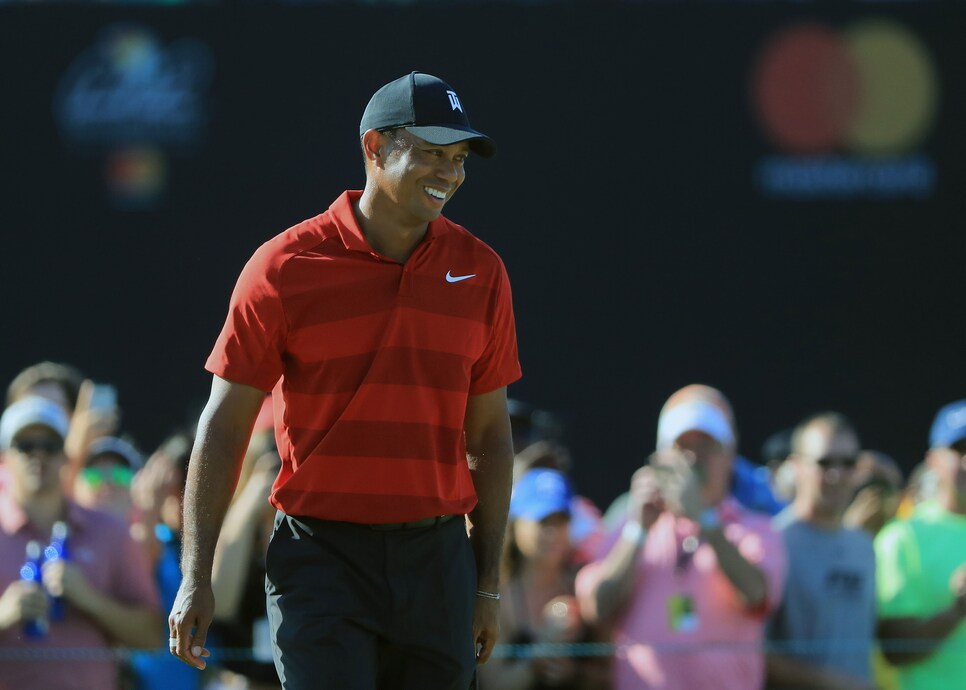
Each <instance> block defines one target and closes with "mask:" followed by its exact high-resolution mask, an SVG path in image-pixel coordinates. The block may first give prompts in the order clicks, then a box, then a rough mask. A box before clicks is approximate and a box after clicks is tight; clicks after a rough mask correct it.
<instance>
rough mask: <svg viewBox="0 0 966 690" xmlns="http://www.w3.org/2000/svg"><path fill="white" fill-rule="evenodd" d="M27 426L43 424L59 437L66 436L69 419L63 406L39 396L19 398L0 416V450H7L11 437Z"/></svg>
mask: <svg viewBox="0 0 966 690" xmlns="http://www.w3.org/2000/svg"><path fill="white" fill-rule="evenodd" d="M29 426H45V427H47V428H48V429H50V430H51V431H53V432H54V433H56V434H57V435H58V436H60V437H61V439H64V438H67V429H68V428H69V426H70V421H69V420H68V419H67V413H66V412H64V408H62V407H61V406H60V405H58V404H57V403H55V402H51V401H50V400H47V399H46V398H41V397H39V396H29V397H26V398H21V399H20V400H18V401H17V402H15V403H13V404H12V405H10V406H9V407H8V408H7V409H6V410H4V411H3V416H2V417H0V450H7V449H8V448H10V444H11V442H12V441H13V439H14V438H15V437H16V436H17V434H19V433H20V432H21V431H23V430H24V429H26V428H27V427H29Z"/></svg>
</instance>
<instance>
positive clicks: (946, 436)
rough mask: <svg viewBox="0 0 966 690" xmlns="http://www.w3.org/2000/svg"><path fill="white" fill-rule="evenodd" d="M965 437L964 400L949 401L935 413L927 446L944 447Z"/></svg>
mask: <svg viewBox="0 0 966 690" xmlns="http://www.w3.org/2000/svg"><path fill="white" fill-rule="evenodd" d="M964 438H966V400H957V401H956V402H951V403H949V404H948V405H946V406H945V407H943V408H942V409H940V410H939V412H937V413H936V419H935V420H934V421H933V423H932V429H931V430H930V431H929V447H930V448H945V447H947V446H951V445H953V444H954V443H956V442H957V441H961V440H963V439H964Z"/></svg>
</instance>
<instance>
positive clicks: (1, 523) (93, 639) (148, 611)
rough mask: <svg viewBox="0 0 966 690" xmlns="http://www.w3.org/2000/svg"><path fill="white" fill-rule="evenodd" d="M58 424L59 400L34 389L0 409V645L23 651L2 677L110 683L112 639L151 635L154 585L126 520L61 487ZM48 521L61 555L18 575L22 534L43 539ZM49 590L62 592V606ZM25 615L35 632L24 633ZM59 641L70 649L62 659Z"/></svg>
mask: <svg viewBox="0 0 966 690" xmlns="http://www.w3.org/2000/svg"><path fill="white" fill-rule="evenodd" d="M67 427H68V421H67V415H66V414H65V412H64V411H63V409H62V408H61V407H60V406H58V405H57V404H55V403H53V402H51V401H49V400H46V399H44V398H39V397H29V398H23V399H21V400H19V401H17V402H15V403H13V404H12V405H10V406H9V407H8V408H7V409H6V410H5V411H4V413H3V416H2V417H0V451H2V453H3V463H4V466H5V467H6V468H7V472H8V474H7V480H6V484H5V486H4V490H3V492H2V493H0V564H2V565H0V591H2V592H3V593H2V594H0V648H3V649H5V650H8V651H9V650H13V651H16V650H22V651H24V652H25V653H24V655H23V657H22V658H17V657H14V658H11V659H8V660H5V661H3V664H2V666H0V679H2V681H3V682H4V683H6V684H7V685H5V686H4V687H11V688H58V689H60V690H71V689H74V688H76V689H77V690H80V689H84V690H89V689H90V688H105V689H106V690H110V689H112V688H116V687H117V678H118V669H117V662H116V660H115V657H114V654H113V653H112V652H111V648H112V647H113V646H126V647H153V646H157V642H158V640H157V630H158V628H159V627H160V626H161V624H162V619H161V612H160V606H159V601H158V594H157V590H156V588H155V586H154V581H153V579H152V577H151V573H150V569H149V566H148V563H147V560H146V556H145V555H144V552H143V551H142V549H141V547H140V546H138V545H137V544H136V543H135V542H134V540H133V539H131V537H130V536H129V534H128V529H127V525H126V524H125V523H124V522H123V521H121V520H119V519H117V518H115V517H113V516H110V515H108V514H106V513H100V512H94V511H91V510H87V509H85V508H82V507H80V506H79V505H77V504H76V503H74V502H73V501H71V500H69V499H68V498H67V497H66V496H65V495H64V488H63V482H62V480H61V475H62V472H63V469H64V467H65V465H66V463H67V457H66V455H65V454H64V438H65V437H66V435H67ZM57 523H64V524H65V525H66V527H67V532H68V535H69V536H68V540H69V553H70V555H69V558H59V557H58V558H52V557H49V556H48V558H47V560H46V562H44V563H43V567H42V573H43V574H42V580H43V589H41V587H40V586H39V584H38V583H37V582H35V581H27V580H22V579H20V566H21V565H22V564H24V561H25V554H26V553H27V551H28V550H29V549H28V544H30V543H31V542H37V543H38V544H39V545H42V546H46V545H47V544H48V542H49V541H50V538H51V533H52V531H53V528H54V525H55V524H57ZM44 590H46V591H44ZM48 595H49V596H51V597H60V598H62V601H63V604H64V606H63V613H62V615H60V616H58V615H56V613H55V610H54V609H52V608H51V604H50V600H49V598H48ZM28 622H31V623H33V625H34V627H33V629H30V630H31V632H33V633H34V636H28V634H27V633H28V627H27V626H26V624H27V623H28ZM38 628H39V632H38ZM67 649H69V650H71V653H73V654H76V655H79V656H77V657H76V658H75V657H72V658H74V659H75V660H73V661H64V660H63V658H64V657H63V655H64V650H67ZM52 659H57V660H58V661H57V663H49V660H52ZM45 660H48V662H47V663H45Z"/></svg>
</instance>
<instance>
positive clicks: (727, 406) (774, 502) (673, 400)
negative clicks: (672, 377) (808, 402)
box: [602, 384, 787, 529]
mask: <svg viewBox="0 0 966 690" xmlns="http://www.w3.org/2000/svg"><path fill="white" fill-rule="evenodd" d="M687 399H697V400H703V401H704V402H706V403H708V404H710V405H713V406H715V407H717V408H718V409H719V410H720V411H721V413H722V414H723V415H724V416H725V418H726V419H727V421H728V424H729V425H730V427H731V429H733V430H735V437H734V439H733V444H734V447H735V449H737V447H738V437H737V427H736V426H735V420H734V412H733V410H732V409H731V403H729V402H728V400H727V398H725V397H724V396H723V395H722V394H721V393H720V392H719V391H717V390H715V389H714V388H711V387H709V386H703V385H699V384H694V385H690V386H685V387H684V388H682V389H680V390H679V391H677V392H676V393H675V394H674V395H672V396H671V397H670V398H669V399H668V401H667V402H666V403H665V404H664V410H667V409H670V408H671V407H674V406H675V405H677V403H678V402H679V401H681V400H687ZM663 413H664V412H663V411H662V415H663ZM728 492H729V494H730V495H731V496H732V497H733V498H734V499H735V500H737V501H738V503H740V504H741V505H742V506H744V507H745V508H747V509H749V510H754V511H757V512H762V513H766V514H768V515H775V514H776V513H778V512H779V511H780V510H782V509H783V508H784V507H785V505H786V504H787V502H786V500H785V499H784V498H783V497H782V496H780V495H778V494H777V493H775V491H774V489H773V487H772V475H771V473H770V472H769V470H768V468H767V467H765V466H762V465H758V464H756V463H754V462H752V461H751V460H749V459H748V458H746V457H744V456H742V455H739V454H738V453H737V451H736V450H735V451H734V452H733V453H732V459H731V480H730V483H729V487H728ZM629 499H630V493H629V492H625V493H623V494H621V495H620V496H618V497H617V498H616V499H614V501H612V502H611V504H610V505H609V506H608V507H607V510H606V511H605V512H604V515H603V518H602V521H603V525H604V527H605V528H606V529H614V527H616V526H618V525H621V524H623V523H624V521H625V519H626V517H627V505H628V500H629Z"/></svg>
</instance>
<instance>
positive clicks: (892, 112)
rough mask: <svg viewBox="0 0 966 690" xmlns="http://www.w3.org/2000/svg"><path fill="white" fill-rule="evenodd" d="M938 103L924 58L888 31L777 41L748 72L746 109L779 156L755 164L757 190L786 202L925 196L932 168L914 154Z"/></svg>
mask: <svg viewBox="0 0 966 690" xmlns="http://www.w3.org/2000/svg"><path fill="white" fill-rule="evenodd" d="M938 101H939V86H938V83H937V79H936V71H935V68H934V66H933V59H932V57H931V56H930V55H929V52H928V50H927V49H926V47H925V46H924V45H923V44H922V42H921V41H920V40H919V38H918V37H916V36H915V35H914V34H912V33H911V32H910V31H909V30H908V29H907V28H905V27H904V26H902V25H899V24H897V23H895V22H892V21H888V20H878V19H877V20H864V21H860V22H857V23H855V24H853V25H851V26H849V27H846V28H843V29H833V28H831V27H828V26H824V25H821V24H816V23H804V24H796V25H794V26H791V27H788V28H786V29H784V30H782V31H780V32H778V33H775V34H773V35H772V36H771V37H770V38H769V39H768V40H767V41H766V42H765V44H764V46H763V48H762V50H761V52H760V54H759V56H758V59H757V61H756V63H755V65H754V69H753V72H752V102H753V106H754V109H755V111H756V113H757V115H758V120H759V122H760V124H761V127H762V129H763V131H764V133H765V134H766V136H767V138H768V139H769V141H770V142H771V143H772V144H773V146H774V147H775V149H777V150H778V151H780V152H781V153H780V154H777V155H771V156H766V157H764V158H763V159H761V160H760V161H759V162H758V165H757V169H756V179H757V183H758V187H759V188H760V189H761V190H762V191H763V192H764V193H765V194H767V195H769V196H776V197H786V198H789V197H791V198H825V199H827V198H858V197H865V198H896V197H918V198H922V197H927V196H929V195H930V194H931V193H932V191H933V189H934V188H935V184H936V170H935V163H934V162H933V160H932V159H931V158H930V157H929V156H927V155H926V154H925V153H923V152H922V151H921V150H920V148H919V147H920V146H921V145H922V143H923V141H924V140H925V138H926V137H927V135H928V134H929V133H930V131H931V129H932V126H933V123H934V121H935V117H936V112H937V108H938Z"/></svg>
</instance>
